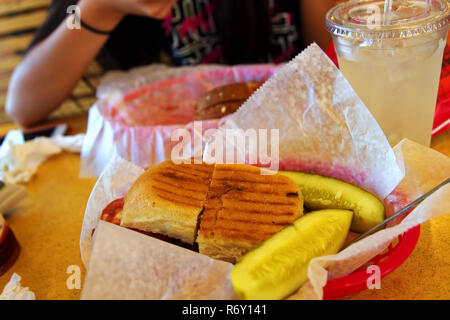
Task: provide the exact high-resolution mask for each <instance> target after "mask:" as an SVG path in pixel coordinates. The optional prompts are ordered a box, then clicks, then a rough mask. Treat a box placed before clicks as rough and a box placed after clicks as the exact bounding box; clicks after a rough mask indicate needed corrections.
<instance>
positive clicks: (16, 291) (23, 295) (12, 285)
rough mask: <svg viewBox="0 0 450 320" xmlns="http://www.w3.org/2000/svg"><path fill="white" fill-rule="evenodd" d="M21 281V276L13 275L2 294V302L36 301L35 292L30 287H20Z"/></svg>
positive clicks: (0, 298)
mask: <svg viewBox="0 0 450 320" xmlns="http://www.w3.org/2000/svg"><path fill="white" fill-rule="evenodd" d="M21 280H22V278H21V276H19V275H18V274H17V273H13V275H12V277H11V279H10V280H9V282H8V283H7V284H6V286H5V288H4V289H3V292H2V293H1V294H0V300H36V297H35V295H34V292H33V291H31V290H30V289H29V288H28V287H22V286H21V285H20V281H21Z"/></svg>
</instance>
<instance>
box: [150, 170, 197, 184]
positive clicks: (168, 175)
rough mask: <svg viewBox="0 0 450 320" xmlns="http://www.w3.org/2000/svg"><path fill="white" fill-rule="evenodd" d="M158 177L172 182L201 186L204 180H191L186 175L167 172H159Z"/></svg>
mask: <svg viewBox="0 0 450 320" xmlns="http://www.w3.org/2000/svg"><path fill="white" fill-rule="evenodd" d="M158 175H159V176H162V177H165V178H167V179H169V180H172V181H180V182H192V183H198V184H201V183H202V182H203V183H204V180H205V179H200V178H192V177H188V176H186V175H181V174H179V173H174V172H167V171H166V172H159V174H158Z"/></svg>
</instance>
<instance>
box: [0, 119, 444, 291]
mask: <svg viewBox="0 0 450 320" xmlns="http://www.w3.org/2000/svg"><path fill="white" fill-rule="evenodd" d="M66 122H68V123H69V124H70V126H71V129H70V131H69V133H68V134H76V133H80V132H84V131H85V130H86V123H87V116H79V117H75V118H71V119H69V120H67V121H66ZM13 128H16V126H15V125H12V124H9V125H1V126H0V134H5V133H6V132H7V131H8V130H10V129H13ZM432 147H433V148H434V149H436V150H437V151H439V152H441V153H444V154H446V155H447V156H450V131H447V132H446V133H444V134H441V135H440V136H438V137H436V138H435V139H433V142H432ZM79 166H80V157H79V155H78V154H70V153H62V154H59V155H56V156H53V157H51V158H50V159H49V160H47V161H46V162H44V163H43V164H42V165H41V167H40V168H39V170H38V172H37V174H36V175H35V176H34V177H33V179H32V180H31V181H30V182H29V183H27V184H25V186H26V188H27V190H28V192H29V196H28V198H27V199H26V200H24V201H23V202H22V203H21V204H20V206H19V207H18V208H17V210H16V211H15V212H14V213H13V214H11V215H9V216H8V217H7V218H6V221H7V224H8V226H9V227H10V228H11V229H12V230H13V232H14V234H15V235H16V238H17V239H18V241H19V243H20V244H21V247H22V251H21V253H20V256H19V259H18V260H17V262H16V263H15V265H14V266H13V267H12V268H11V269H10V270H9V271H8V272H7V273H5V274H4V275H3V276H1V277H0V291H1V290H2V289H3V287H4V286H5V284H6V283H7V282H8V280H9V279H10V277H11V275H12V273H13V272H16V273H18V274H19V275H20V276H22V285H24V286H28V287H30V289H31V290H32V291H34V292H35V294H36V298H37V299H79V297H80V292H81V290H78V289H72V290H70V289H68V287H67V286H66V281H67V278H68V277H69V274H67V273H66V271H67V268H68V267H69V266H71V265H77V266H80V268H81V278H82V280H83V279H84V275H85V269H84V267H83V264H82V262H81V258H80V251H79V247H78V240H79V236H80V230H81V225H82V221H83V214H84V209H85V206H86V203H87V200H88V198H89V194H90V192H91V189H92V187H93V186H94V184H95V181H96V180H95V179H79V178H78V170H79ZM449 213H450V212H449ZM449 230H450V215H448V216H444V217H440V218H437V219H434V220H432V221H430V222H428V223H426V224H424V225H423V226H422V228H421V233H420V239H419V242H418V244H417V247H416V248H415V250H414V251H413V253H412V254H411V256H410V257H409V258H408V259H407V260H406V262H405V263H404V264H403V265H402V266H400V267H399V268H398V269H397V270H395V271H394V272H392V273H391V274H389V275H388V276H386V277H385V278H384V279H383V280H382V282H381V289H379V290H365V291H363V292H360V293H358V294H356V295H353V296H351V297H349V298H348V299H450V276H449V275H450V254H449V251H450V232H449Z"/></svg>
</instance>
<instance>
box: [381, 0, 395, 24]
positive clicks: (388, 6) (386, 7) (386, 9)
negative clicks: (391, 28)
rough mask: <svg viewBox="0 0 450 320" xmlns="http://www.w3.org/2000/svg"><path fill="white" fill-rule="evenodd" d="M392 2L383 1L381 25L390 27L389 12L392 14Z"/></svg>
mask: <svg viewBox="0 0 450 320" xmlns="http://www.w3.org/2000/svg"><path fill="white" fill-rule="evenodd" d="M393 2H394V0H384V15H383V24H384V25H385V26H386V25H390V24H391V12H392V3H393Z"/></svg>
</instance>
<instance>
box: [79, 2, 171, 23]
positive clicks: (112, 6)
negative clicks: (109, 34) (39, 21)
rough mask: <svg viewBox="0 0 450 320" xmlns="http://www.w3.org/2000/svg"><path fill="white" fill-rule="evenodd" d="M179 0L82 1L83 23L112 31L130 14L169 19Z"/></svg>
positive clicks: (80, 4)
mask: <svg viewBox="0 0 450 320" xmlns="http://www.w3.org/2000/svg"><path fill="white" fill-rule="evenodd" d="M176 2H177V0H81V1H80V2H79V3H78V5H79V6H80V9H81V17H82V19H83V21H85V22H87V23H88V24H90V25H93V26H95V27H96V28H98V29H100V30H112V29H113V28H115V27H116V25H117V24H118V23H119V22H120V21H121V20H122V18H123V17H124V16H126V15H128V14H134V15H140V16H148V17H152V18H156V19H163V18H165V17H167V16H168V15H169V14H170V12H171V10H172V7H173V6H174V4H175V3H176Z"/></svg>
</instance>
